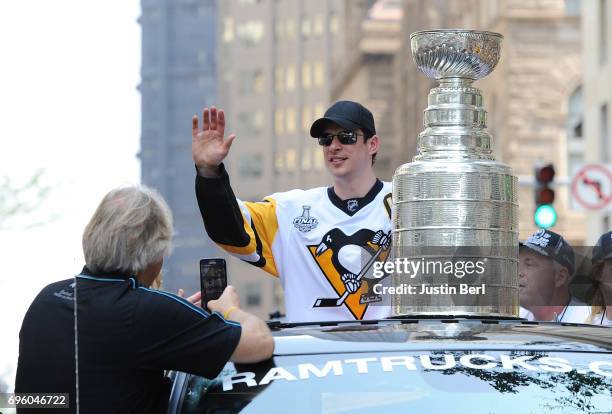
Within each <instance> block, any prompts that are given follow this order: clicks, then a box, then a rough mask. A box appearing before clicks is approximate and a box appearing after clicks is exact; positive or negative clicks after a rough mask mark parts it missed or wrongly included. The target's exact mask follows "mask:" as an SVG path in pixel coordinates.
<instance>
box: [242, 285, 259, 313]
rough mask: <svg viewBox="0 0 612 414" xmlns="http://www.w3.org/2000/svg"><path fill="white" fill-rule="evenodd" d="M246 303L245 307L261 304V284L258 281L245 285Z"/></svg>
mask: <svg viewBox="0 0 612 414" xmlns="http://www.w3.org/2000/svg"><path fill="white" fill-rule="evenodd" d="M245 291H246V305H247V307H254V306H259V305H260V304H261V286H260V285H259V284H258V283H249V284H248V285H246V289H245Z"/></svg>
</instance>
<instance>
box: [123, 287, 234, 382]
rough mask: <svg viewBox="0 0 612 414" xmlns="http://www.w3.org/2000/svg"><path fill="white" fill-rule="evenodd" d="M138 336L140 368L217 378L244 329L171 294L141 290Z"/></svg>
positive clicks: (135, 326)
mask: <svg viewBox="0 0 612 414" xmlns="http://www.w3.org/2000/svg"><path fill="white" fill-rule="evenodd" d="M138 290H139V294H140V295H139V300H138V305H137V307H136V311H135V314H134V315H135V317H134V318H135V320H134V334H135V337H136V340H135V342H136V343H137V344H138V345H137V350H136V352H135V353H134V354H135V358H136V359H137V365H138V366H139V367H140V368H143V369H164V370H177V371H183V372H189V373H193V374H196V375H199V376H203V377H206V378H214V377H216V376H217V375H218V374H219V372H220V371H221V369H223V366H224V365H225V364H226V362H227V361H229V359H230V357H231V356H232V354H233V353H234V350H235V349H236V346H238V342H239V341H240V335H241V333H242V328H241V326H240V324H238V323H236V322H232V321H227V320H225V319H223V317H222V316H221V315H219V314H218V313H212V314H210V313H208V312H206V311H204V310H203V309H201V308H198V307H196V306H194V305H193V304H191V303H189V302H188V301H186V300H185V299H182V298H180V297H178V296H176V295H173V294H171V293H168V292H163V291H159V290H155V289H149V288H145V287H139V288H138Z"/></svg>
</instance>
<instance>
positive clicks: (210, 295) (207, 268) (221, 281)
mask: <svg viewBox="0 0 612 414" xmlns="http://www.w3.org/2000/svg"><path fill="white" fill-rule="evenodd" d="M226 287H227V269H226V267H225V260H224V259H201V260H200V289H201V291H202V308H204V309H206V310H207V311H210V310H209V309H208V307H207V306H206V304H207V303H208V301H209V300H213V299H219V296H221V294H222V293H223V291H224V290H225V288H226Z"/></svg>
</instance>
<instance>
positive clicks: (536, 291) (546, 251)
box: [519, 230, 589, 323]
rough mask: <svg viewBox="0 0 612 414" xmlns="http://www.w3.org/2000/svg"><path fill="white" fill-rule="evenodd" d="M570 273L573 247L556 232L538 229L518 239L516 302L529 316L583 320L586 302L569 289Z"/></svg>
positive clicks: (585, 314) (586, 307) (549, 319)
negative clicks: (521, 239) (524, 238)
mask: <svg viewBox="0 0 612 414" xmlns="http://www.w3.org/2000/svg"><path fill="white" fill-rule="evenodd" d="M573 275H574V250H573V249H572V247H571V246H570V245H569V244H568V243H567V241H565V239H564V238H563V237H562V236H561V235H560V234H557V233H555V232H553V231H551V230H538V231H536V232H535V233H534V234H532V235H531V236H530V237H529V238H528V239H527V240H526V241H525V242H522V243H520V247H519V296H520V304H521V306H522V307H523V308H526V309H527V310H528V311H529V312H531V313H532V314H533V317H532V319H533V320H538V321H557V322H573V323H584V322H585V321H586V318H587V316H588V314H589V310H588V306H587V305H586V303H584V302H582V301H580V300H578V299H577V298H576V297H574V296H572V294H571V293H570V290H569V284H570V281H571V280H572V277H573ZM528 317H529V316H528ZM529 318H530V319H531V317H529Z"/></svg>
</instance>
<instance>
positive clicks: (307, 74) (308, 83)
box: [302, 63, 312, 89]
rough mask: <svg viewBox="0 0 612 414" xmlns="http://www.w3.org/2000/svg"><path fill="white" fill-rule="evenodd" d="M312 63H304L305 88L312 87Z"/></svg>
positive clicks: (303, 85) (303, 83)
mask: <svg viewBox="0 0 612 414" xmlns="http://www.w3.org/2000/svg"><path fill="white" fill-rule="evenodd" d="M310 68H311V66H310V63H303V64H302V87H303V88H304V89H310V86H311V85H312V71H311V69H310Z"/></svg>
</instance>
